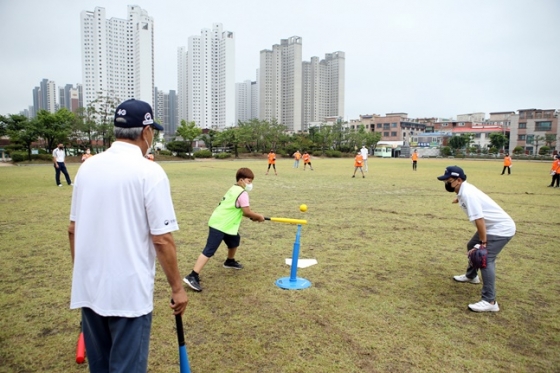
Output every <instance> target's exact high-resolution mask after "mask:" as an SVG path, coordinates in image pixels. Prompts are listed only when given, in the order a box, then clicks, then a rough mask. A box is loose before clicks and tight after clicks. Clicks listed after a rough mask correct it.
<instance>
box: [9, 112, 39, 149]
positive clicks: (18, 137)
mask: <svg viewBox="0 0 560 373" xmlns="http://www.w3.org/2000/svg"><path fill="white" fill-rule="evenodd" d="M5 123H6V133H7V135H8V136H9V137H10V141H12V142H14V143H16V144H20V145H22V146H23V148H24V149H25V150H27V157H28V159H29V160H31V144H32V143H33V142H35V141H37V139H38V138H39V131H38V130H37V123H36V122H35V121H30V120H29V119H28V118H27V117H26V116H24V115H17V114H12V115H10V116H9V117H8V118H6V122H5Z"/></svg>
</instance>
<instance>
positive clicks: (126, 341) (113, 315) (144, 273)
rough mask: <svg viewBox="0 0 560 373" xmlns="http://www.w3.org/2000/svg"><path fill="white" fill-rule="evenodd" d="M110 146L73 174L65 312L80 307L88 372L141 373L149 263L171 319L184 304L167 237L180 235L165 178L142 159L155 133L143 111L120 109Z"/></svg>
mask: <svg viewBox="0 0 560 373" xmlns="http://www.w3.org/2000/svg"><path fill="white" fill-rule="evenodd" d="M114 125H115V138H116V141H115V142H113V144H111V147H110V148H109V149H108V150H107V151H105V152H103V153H101V154H98V155H96V156H95V157H91V159H89V160H88V161H87V162H84V163H83V164H82V165H81V166H80V168H79V170H78V174H77V175H76V180H75V186H74V190H73V193H72V206H71V210H70V226H69V227H68V235H69V239H70V251H71V255H72V261H73V275H72V292H71V300H70V308H71V309H76V308H81V310H82V327H83V331H84V339H85V344H86V351H87V355H88V361H89V367H90V371H91V372H135V373H136V372H146V371H147V364H148V351H149V341H150V330H151V325H152V311H153V294H154V277H155V271H156V268H155V259H156V258H157V260H158V261H159V263H160V265H161V267H162V269H163V271H164V273H165V275H166V277H167V282H168V283H169V286H170V287H171V299H173V302H171V301H169V298H167V297H166V302H168V304H169V307H170V308H171V309H173V313H174V314H175V315H179V314H182V313H183V312H184V311H185V308H186V306H187V302H188V299H187V294H186V292H185V290H184V288H183V285H182V281H181V275H180V273H179V267H178V264H177V252H176V251H177V250H176V247H175V242H174V240H173V236H172V234H171V232H173V231H176V230H178V229H179V227H178V224H177V219H176V216H175V211H174V208H173V202H172V200H171V190H170V186H169V179H168V178H167V175H166V174H165V171H164V170H163V169H162V168H161V166H160V165H159V164H157V163H155V162H150V161H148V160H147V159H146V158H144V155H145V154H147V152H148V150H149V149H150V148H151V144H152V143H153V139H154V130H156V129H157V130H160V131H161V130H163V127H162V126H160V125H159V124H158V123H156V122H154V120H153V111H152V108H151V107H150V105H149V104H148V103H146V102H143V101H139V100H134V99H132V100H127V101H125V102H123V103H121V104H120V105H119V106H118V107H117V110H116V113H115V120H114Z"/></svg>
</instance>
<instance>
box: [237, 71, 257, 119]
mask: <svg viewBox="0 0 560 373" xmlns="http://www.w3.org/2000/svg"><path fill="white" fill-rule="evenodd" d="M257 87H258V86H257V82H252V81H250V80H246V81H244V82H243V83H236V84H235V102H236V105H235V123H239V121H241V122H246V121H249V120H251V119H258V95H259V92H258V88H257Z"/></svg>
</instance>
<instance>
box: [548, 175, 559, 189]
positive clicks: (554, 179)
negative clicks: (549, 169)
mask: <svg viewBox="0 0 560 373" xmlns="http://www.w3.org/2000/svg"><path fill="white" fill-rule="evenodd" d="M555 181H556V186H557V187H558V186H560V174H555V175H552V181H551V182H550V186H554V182H555Z"/></svg>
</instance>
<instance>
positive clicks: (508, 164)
mask: <svg viewBox="0 0 560 373" xmlns="http://www.w3.org/2000/svg"><path fill="white" fill-rule="evenodd" d="M506 168H507V170H508V175H511V157H510V156H509V153H506V155H505V157H504V169H503V170H502V175H503V174H504V172H506Z"/></svg>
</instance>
